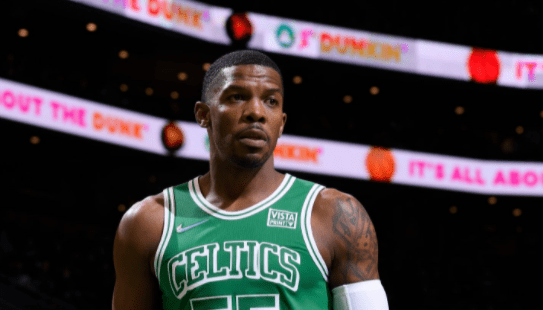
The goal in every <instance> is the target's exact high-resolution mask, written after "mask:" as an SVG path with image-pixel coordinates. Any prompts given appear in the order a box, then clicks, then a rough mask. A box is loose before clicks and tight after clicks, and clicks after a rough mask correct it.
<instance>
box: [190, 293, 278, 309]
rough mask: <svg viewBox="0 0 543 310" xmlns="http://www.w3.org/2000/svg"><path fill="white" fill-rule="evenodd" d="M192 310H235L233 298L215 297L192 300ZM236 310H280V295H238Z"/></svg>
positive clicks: (228, 296)
mask: <svg viewBox="0 0 543 310" xmlns="http://www.w3.org/2000/svg"><path fill="white" fill-rule="evenodd" d="M190 307H191V309H192V310H234V308H233V307H232V296H230V295H225V296H213V297H201V298H193V299H191V300H190ZM236 310H279V294H263V295H237V296H236Z"/></svg>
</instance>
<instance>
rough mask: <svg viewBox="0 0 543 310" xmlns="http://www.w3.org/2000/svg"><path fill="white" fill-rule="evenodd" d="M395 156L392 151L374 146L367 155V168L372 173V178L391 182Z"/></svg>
mask: <svg viewBox="0 0 543 310" xmlns="http://www.w3.org/2000/svg"><path fill="white" fill-rule="evenodd" d="M394 166H395V163H394V157H393V156H392V151H390V150H388V149H385V148H382V147H374V146H372V147H371V149H370V151H369V152H368V156H367V157H366V168H367V169H368V172H369V174H370V180H372V181H380V182H390V180H391V179H392V176H393V175H394Z"/></svg>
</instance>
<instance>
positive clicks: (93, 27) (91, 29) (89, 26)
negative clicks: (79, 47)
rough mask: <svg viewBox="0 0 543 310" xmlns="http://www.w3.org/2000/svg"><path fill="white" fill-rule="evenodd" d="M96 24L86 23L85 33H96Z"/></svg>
mask: <svg viewBox="0 0 543 310" xmlns="http://www.w3.org/2000/svg"><path fill="white" fill-rule="evenodd" d="M96 28H97V27H96V24H95V23H88V24H87V31H88V32H94V31H96Z"/></svg>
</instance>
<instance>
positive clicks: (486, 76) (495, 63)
mask: <svg viewBox="0 0 543 310" xmlns="http://www.w3.org/2000/svg"><path fill="white" fill-rule="evenodd" d="M468 70H469V75H470V77H471V79H472V80H473V81H475V82H477V83H483V84H488V83H495V82H496V81H497V80H498V77H499V75H500V61H499V59H498V55H497V53H496V51H492V50H483V49H478V48H474V49H473V50H472V51H471V54H470V55H469V59H468Z"/></svg>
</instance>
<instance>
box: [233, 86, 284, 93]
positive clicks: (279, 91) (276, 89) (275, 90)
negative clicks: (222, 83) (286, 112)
mask: <svg viewBox="0 0 543 310" xmlns="http://www.w3.org/2000/svg"><path fill="white" fill-rule="evenodd" d="M246 89H247V88H245V87H243V86H239V85H230V86H228V87H227V88H225V89H224V90H223V92H227V91H235V90H246ZM265 92H267V93H275V92H277V93H280V94H281V95H283V92H282V91H281V89H279V88H268V89H266V90H265Z"/></svg>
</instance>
